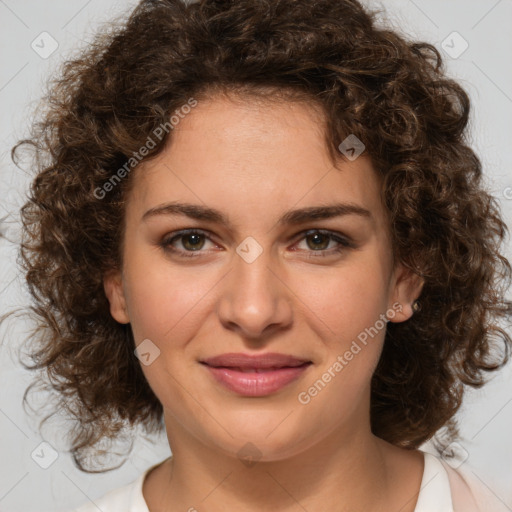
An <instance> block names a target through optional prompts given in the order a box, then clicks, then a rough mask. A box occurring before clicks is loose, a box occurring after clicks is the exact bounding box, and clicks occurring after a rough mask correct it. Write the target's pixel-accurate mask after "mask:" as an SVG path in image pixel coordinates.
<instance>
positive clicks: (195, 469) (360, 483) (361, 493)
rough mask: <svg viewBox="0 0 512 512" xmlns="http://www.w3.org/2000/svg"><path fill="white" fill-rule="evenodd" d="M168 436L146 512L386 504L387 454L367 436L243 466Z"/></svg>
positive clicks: (331, 439)
mask: <svg viewBox="0 0 512 512" xmlns="http://www.w3.org/2000/svg"><path fill="white" fill-rule="evenodd" d="M168 431H169V432H173V437H174V436H177V439H179V440H180V442H176V440H175V442H171V441H172V440H170V446H171V447H173V446H174V447H175V448H174V449H172V452H173V456H172V458H171V459H169V460H168V461H166V462H165V463H164V464H163V465H162V466H161V470H160V477H159V479H158V483H157V479H156V478H155V479H153V480H154V485H153V487H152V489H154V492H153V491H151V492H145V495H146V501H148V505H149V506H150V510H159V511H160V510H162V511H166V512H174V511H178V510H180V511H183V510H186V511H190V512H194V511H195V510H208V512H220V511H224V510H244V511H246V512H260V511H261V510H280V511H281V512H292V511H296V510H300V509H302V510H308V511H319V510H336V511H340V512H345V511H347V512H348V511H353V510H365V511H377V510H379V511H380V510H386V508H385V507H383V504H390V503H391V501H392V500H390V492H391V489H390V488H391V487H392V485H390V484H391V482H393V481H394V480H396V478H395V476H396V475H394V474H393V473H394V471H393V469H392V466H391V465H390V463H389V459H390V457H389V448H388V447H387V446H386V445H387V443H384V441H382V440H380V439H378V438H377V437H375V436H374V435H373V434H371V432H368V433H366V432H363V431H361V430H360V431H358V432H354V433H353V434H352V435H351V436H349V437H348V438H347V435H346V432H343V435H341V432H336V431H335V432H332V433H331V435H329V436H328V437H326V438H325V439H324V440H323V441H322V442H321V443H317V444H315V445H314V446H312V447H310V448H309V449H307V450H303V451H301V452H300V453H298V454H295V455H293V456H291V457H289V458H286V459H283V460H278V461H262V460H258V461H256V462H255V463H254V464H253V465H251V464H248V463H247V461H242V460H241V459H239V458H236V456H231V455H229V454H226V453H225V452H222V451H219V450H212V449H211V448H209V447H207V446H206V445H205V444H202V443H199V442H198V441H197V438H195V437H191V436H190V435H189V434H188V433H187V432H186V431H184V430H180V425H179V424H177V423H176V422H173V424H172V425H170V426H169V425H168ZM183 436H184V437H186V438H187V442H183V440H184V437H183ZM388 446H389V445H388ZM244 462H245V463H244ZM394 483H395V484H396V481H395V482H394ZM148 490H149V487H147V488H146V491H148ZM395 490H396V489H395ZM402 505H403V503H402ZM298 507H299V508H298ZM412 510H414V509H412ZM404 512H405V510H404Z"/></svg>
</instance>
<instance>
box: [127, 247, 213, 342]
mask: <svg viewBox="0 0 512 512" xmlns="http://www.w3.org/2000/svg"><path fill="white" fill-rule="evenodd" d="M155 251H156V249H155ZM125 267H126V271H125V280H126V296H127V305H128V311H129V315H130V323H131V326H132V329H133V332H134V336H135V339H136V340H137V341H139V340H140V339H144V338H150V339H152V340H153V339H154V341H155V343H157V344H159V343H166V342H168V340H169V339H176V334H177V332H179V333H180V338H181V337H184V336H185V337H186V333H184V332H183V330H184V326H186V325H187V324H188V323H190V322H191V321H192V319H193V318H194V317H195V316H197V314H198V311H199V310H200V304H201V302H202V301H203V300H204V299H205V297H206V296H207V295H208V292H209V291H210V290H211V289H212V288H213V287H214V285H215V279H214V277H215V276H214V275H213V274H212V272H209V273H208V272H202V270H201V269H198V268H197V267H196V268H192V267H191V268H189V269H185V268H183V267H182V268H178V267H177V266H172V265H171V264H170V263H167V262H166V261H165V259H164V258H162V256H158V255H156V256H155V255H148V254H146V255H137V254H133V255H132V256H131V257H130V258H128V259H127V260H126V261H125Z"/></svg>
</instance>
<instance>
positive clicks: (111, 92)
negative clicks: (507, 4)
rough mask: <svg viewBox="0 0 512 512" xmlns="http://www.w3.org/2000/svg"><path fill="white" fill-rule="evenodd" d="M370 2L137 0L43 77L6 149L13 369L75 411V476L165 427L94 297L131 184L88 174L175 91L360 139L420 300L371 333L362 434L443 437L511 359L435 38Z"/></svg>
mask: <svg viewBox="0 0 512 512" xmlns="http://www.w3.org/2000/svg"><path fill="white" fill-rule="evenodd" d="M377 14H378V13H376V12H370V11H368V10H365V9H364V8H363V7H362V6H361V5H360V4H359V3H358V2H357V1H356V0H317V1H315V2H311V1H307V0H201V1H199V2H195V3H190V4H188V5H187V4H185V3H182V2H181V1H179V0H152V1H150V0H147V1H143V2H141V3H140V4H139V5H138V6H137V7H136V8H135V10H134V11H133V12H132V13H131V14H130V16H129V17H128V18H127V19H126V20H124V21H122V22H120V23H118V24H117V25H116V24H115V23H112V24H110V25H108V28H107V29H105V30H103V31H101V32H99V33H98V34H97V36H96V38H95V39H94V42H93V43H92V44H90V45H89V47H88V48H87V49H86V50H84V51H83V52H82V53H81V54H80V55H79V56H78V57H77V58H74V59H72V60H68V61H66V62H65V63H64V65H63V68H62V72H61V74H60V76H59V77H58V78H56V79H54V80H53V81H52V82H51V84H50V87H49V89H48V92H47V94H46V96H45V99H46V107H47V108H46V111H45V113H44V115H43V116H42V119H41V120H40V121H39V122H38V123H34V125H33V129H32V133H31V136H30V138H27V139H25V140H22V141H19V142H18V143H17V144H16V146H15V147H14V148H13V150H12V158H13V160H14V161H16V154H17V151H18V150H19V149H20V148H21V147H22V146H23V147H29V148H30V147H31V148H33V150H34V151H35V154H36V158H35V167H36V174H35V177H34V179H33V181H32V183H31V187H30V192H29V196H28V200H27V202H26V203H25V205H24V206H23V208H22V210H21V214H22V223H23V239H22V244H21V249H20V255H21V262H22V264H23V269H24V273H25V275H26V282H27V284H28V287H29V290H30V293H31V295H32V297H33V300H34V303H35V305H34V306H33V307H32V308H31V309H32V313H34V314H35V318H36V319H37V327H36V328H35V332H34V336H33V337H32V342H33V343H34V344H35V347H34V349H33V350H32V353H31V359H32V364H31V365H29V367H30V368H32V369H34V370H41V375H42V377H41V378H44V379H45V382H47V387H48V389H50V390H52V391H53V393H54V394H55V397H56V400H57V401H58V403H57V408H58V409H62V410H63V411H65V412H66V413H67V414H69V415H71V417H72V418H74V419H75V420H76V422H77V428H76V429H74V430H73V432H72V434H71V440H70V442H71V451H72V453H73V456H74V459H75V462H76V464H77V466H78V467H80V468H81V469H83V470H84V471H88V470H89V469H87V468H86V467H85V463H84V461H85V456H84V453H85V452H86V451H87V450H90V449H91V448H93V447H94V445H95V444H96V443H98V442H100V441H101V440H102V439H111V438H114V436H115V435H116V434H117V433H118V432H119V431H120V429H121V427H122V426H123V425H125V424H128V425H132V426H133V425H141V426H143V427H144V429H145V431H146V432H148V433H150V432H154V431H159V430H161V429H162V428H163V420H162V406H161V404H160V402H159V401H158V399H157V398H156V396H155V395H154V393H153V391H152V390H151V388H150V386H149V385H148V383H147V381H146V379H145V377H144V375H143V373H142V370H141V367H140V363H139V361H138V360H137V358H136V357H135V355H134V340H133V336H132V332H131V329H130V326H126V325H121V324H119V323H117V322H116V321H115V320H114V319H113V318H112V317H111V316H110V313H109V304H108V301H107V299H106V296H105V293H104V290H103V275H104V273H106V272H108V271H109V270H111V269H113V268H120V267H121V265H122V242H123V240H122V239H123V230H124V207H125V201H126V198H127V194H128V192H129V189H130V183H131V182H132V181H133V180H132V179H131V175H130V174H128V175H127V176H125V177H123V179H122V180H119V181H120V183H117V182H116V183H114V184H113V185H112V187H109V189H112V190H108V192H106V187H104V185H105V183H107V182H108V181H109V180H111V179H112V176H113V175H114V174H115V173H116V171H118V170H119V169H120V168H122V167H123V165H125V164H126V162H127V161H129V160H130V158H133V157H134V153H135V154H137V152H138V151H139V149H140V148H141V147H142V146H143V145H144V144H145V143H146V141H147V140H148V139H147V138H148V136H151V134H154V133H155V131H154V130H157V129H158V127H159V126H161V125H162V124H164V123H166V122H169V118H170V116H171V115H173V113H174V112H175V111H176V110H177V109H180V107H181V106H182V105H184V104H187V102H188V100H189V99H190V98H195V99H196V100H197V101H201V100H206V99H209V98H213V97H215V96H216V95H218V94H231V95H232V96H237V95H238V96H242V95H246V96H249V97H250V98H252V99H253V100H257V101H260V100H261V101H264V102H268V101H287V100H289V101H302V102H307V103H308V104H309V105H312V106H316V107H318V110H319V112H320V113H321V114H322V115H321V117H319V120H320V119H321V121H319V122H321V123H322V125H324V127H325V141H326V145H327V147H328V151H329V154H330V155H331V158H332V159H333V162H336V161H337V160H339V159H340V158H343V157H342V155H341V153H340V151H339V150H338V145H339V144H340V142H341V141H342V140H343V139H344V138H345V137H346V136H348V135H349V134H354V135H356V136H357V137H358V138H359V139H360V140H362V141H363V142H364V144H365V146H366V154H367V155H368V156H369V157H370V158H371V159H372V163H373V164H374V167H375V169H376V170H377V172H378V173H379V175H380V176H381V178H382V200H383V202H384V204H385V206H386V208H387V210H388V212H389V227H390V233H391V237H392V242H393V250H394V256H395V261H400V262H401V263H403V264H404V265H405V266H406V267H407V268H408V269H410V271H411V272H414V273H417V274H418V275H421V276H422V277H423V278H424V281H425V285H424V288H423V291H422V294H421V297H420V302H421V306H422V307H421V310H420V311H419V313H417V314H415V315H414V316H413V317H412V318H411V319H410V320H408V321H407V322H403V323H391V322H390V323H389V324H388V326H387V331H386V338H385V343H384V348H383V352H382V356H381V359H380V361H379V364H378V367H377V369H376V371H375V374H374V376H373V380H372V394H371V427H372V431H373V433H374V434H375V435H377V436H379V437H381V438H382V439H385V440H386V441H389V442H390V443H393V444H395V445H397V446H401V447H405V448H411V449H412V448H416V447H418V446H419V445H420V444H422V443H423V442H425V441H427V440H429V439H431V438H432V437H433V436H434V435H435V433H436V432H437V431H438V430H439V429H441V428H443V427H444V428H448V430H449V437H448V441H450V440H452V439H454V438H455V437H456V436H458V435H459V433H458V428H457V424H456V421H455V419H454V418H455V413H456V412H457V410H458V409H459V407H460V405H461V401H462V397H463V393H464V386H465V385H469V386H473V387H479V386H481V385H482V384H483V383H484V382H485V375H486V373H489V372H491V371H493V370H497V369H498V368H500V367H502V366H503V365H504V364H505V362H507V360H508V358H509V350H510V344H511V339H510V338H509V336H508V335H507V333H506V331H505V330H504V329H503V327H500V325H499V324H500V320H503V319H508V318H509V317H510V303H508V302H507V301H506V300H505V298H504V297H505V292H506V290H507V288H508V286H509V281H510V271H511V269H510V265H509V262H508V261H507V260H506V259H505V258H504V257H503V256H502V254H501V253H500V246H501V243H502V241H503V238H504V236H505V234H506V226H505V225H504V223H503V221H502V219H501V216H500V212H499V209H498V205H497V203H496V201H495V199H494V198H493V197H492V196H491V195H490V194H489V193H488V192H487V191H486V190H485V187H484V185H483V183H482V170H481V163H480V160H479V158H478V157H477V156H476V155H475V153H474V152H473V151H472V149H470V147H469V146H468V144H467V141H466V135H465V133H466V125H467V124H468V117H469V111H470V102H469V97H468V95H467V93H466V92H465V91H464V90H463V89H462V87H461V86H460V85H459V84H458V83H456V82H455V81H453V80H451V79H449V78H447V77H446V76H445V74H444V71H443V61H442V58H441V55H440V54H439V52H438V51H437V49H436V48H435V47H434V46H432V45H431V44H428V43H424V42H414V41H407V40H406V39H405V38H404V36H400V35H398V34H397V33H396V32H394V31H391V30H389V29H385V28H380V27H379V26H378V23H377V21H376V16H377ZM169 137H172V130H169V133H166V134H165V136H164V137H163V138H162V139H161V140H158V141H156V142H157V143H156V145H155V147H154V148H152V149H150V150H149V153H148V154H147V156H146V157H145V160H149V159H151V158H153V157H154V156H156V155H157V154H158V153H159V152H160V151H161V150H162V149H163V147H164V145H165V143H166V141H167V140H168V139H169ZM153 139H156V137H153ZM98 190H100V191H102V192H101V194H100V193H98ZM100 196H104V197H100ZM500 348H502V350H500ZM29 389H30V388H29ZM27 391H29V390H27Z"/></svg>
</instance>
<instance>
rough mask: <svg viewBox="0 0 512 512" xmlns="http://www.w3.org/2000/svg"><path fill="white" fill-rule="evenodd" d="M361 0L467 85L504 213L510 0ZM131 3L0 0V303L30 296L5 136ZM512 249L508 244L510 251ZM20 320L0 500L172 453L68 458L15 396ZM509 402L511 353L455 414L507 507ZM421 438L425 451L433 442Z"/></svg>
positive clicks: (507, 199) (56, 498) (511, 461)
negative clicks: (437, 54) (119, 463)
mask: <svg viewBox="0 0 512 512" xmlns="http://www.w3.org/2000/svg"><path fill="white" fill-rule="evenodd" d="M364 3H365V4H366V5H368V6H370V7H381V8H384V9H385V14H384V15H383V16H382V19H383V20H384V22H385V23H387V24H391V25H392V26H393V27H394V28H395V29H397V30H400V31H401V32H403V33H404V32H405V33H406V34H408V35H409V37H410V38H411V39H417V40H425V41H429V42H431V43H433V44H435V45H436V46H437V47H438V48H439V49H440V51H441V52H442V53H443V55H444V56H445V62H446V66H447V69H448V72H449V74H451V76H453V77H455V78H457V79H458V80H459V81H460V83H461V84H462V85H463V87H465V89H466V90H467V91H468V92H469V94H470V96H471V98H472V101H473V112H472V116H471V135H472V143H473V146H474V148H475V149H476V151H477V152H478V153H479V155H480V156H481V158H482V161H483V164H484V169H485V173H486V176H487V182H488V186H489V188H490V189H491V190H492V191H493V193H494V194H495V195H496V197H497V198H498V199H499V201H500V202H501V204H502V207H503V211H504V215H505V217H506V220H507V223H508V224H509V225H510V218H511V212H512V173H511V168H512V150H511V148H512V144H511V142H512V140H511V139H512V137H511V134H512V129H511V123H512V122H511V119H512V86H511V84H512V60H511V58H510V56H511V55H512V33H511V30H510V22H511V20H512V0H485V1H484V0H471V1H469V0H451V1H449V2H448V1H446V0H429V1H420V0H415V1H411V0H388V1H385V2H377V1H376V0H365V1H364ZM135 5H136V2H135V1H121V0H117V1H114V0H89V1H87V0H80V1H77V0H73V1H71V0H67V1H65V0H52V1H50V2H37V1H36V0H17V1H15V0H0V41H1V42H0V48H2V55H1V63H0V102H1V117H0V137H1V147H0V151H1V160H0V165H1V167H0V197H1V200H0V219H2V218H3V217H6V218H5V219H4V221H3V223H2V224H1V225H0V226H1V229H2V231H4V232H5V233H6V236H7V237H8V238H9V239H11V240H12V242H13V243H8V242H6V241H5V240H3V241H0V313H3V312H5V311H7V310H9V309H11V308H12V307H13V306H16V305H25V306H26V305H27V302H28V296H27V295H26V292H24V291H23V290H22V288H21V281H22V280H21V277H20V275H19V273H18V272H17V269H16V266H15V258H16V249H17V248H16V245H15V242H16V239H17V237H18V236H19V230H18V225H17V222H18V214H17V209H18V208H19V206H20V205H21V204H22V201H23V193H24V190H25V187H26V186H27V183H28V177H27V176H25V175H24V174H23V173H22V172H20V171H19V170H18V169H16V167H14V166H13V164H12V163H11V161H10V156H9V153H10V148H11V147H12V146H13V144H14V143H15V141H17V140H18V139H20V138H22V137H24V136H26V135H27V133H28V132H27V128H28V126H29V124H30V122H31V117H30V116H31V114H32V112H33V108H34V106H35V105H36V104H37V102H38V99H39V97H40V94H41V91H42V86H43V83H44V81H45V80H46V78H48V77H49V76H54V75H55V73H56V70H57V69H58V66H59V64H60V63H61V62H62V61H63V60H65V59H66V58H68V57H70V56H71V55H73V54H75V53H76V52H77V50H78V49H79V48H80V47H82V46H83V45H84V44H86V43H87V42H88V41H90V39H91V37H92V35H93V33H94V31H95V30H96V28H97V27H98V26H99V24H101V23H102V22H104V21H107V20H109V19H111V18H112V17H115V16H117V15H120V14H121V13H123V12H128V11H130V10H131V8H132V7H134V6H135ZM454 31H456V32H458V33H459V34H460V36H461V37H462V38H463V39H464V40H465V41H467V44H468V45H469V46H468V48H467V50H466V51H464V53H462V54H461V55H460V56H457V57H456V58H453V57H451V56H449V55H447V53H446V52H445V51H444V50H443V48H442V47H443V41H446V42H447V43H448V45H449V46H451V47H452V50H450V51H452V53H453V52H459V51H460V50H461V49H462V48H463V47H462V46H461V45H462V44H464V43H463V40H462V39H460V38H459V36H457V35H453V34H452V32H454ZM42 32H48V33H49V34H51V36H52V37H53V38H54V39H55V40H56V41H57V43H58V48H57V49H56V50H55V51H54V52H53V53H52V54H51V55H50V56H49V57H47V58H42V57H41V56H40V55H39V54H38V53H36V51H34V50H33V49H32V48H31V43H32V41H34V40H36V43H37V42H38V41H40V39H41V37H47V36H40V34H41V33H42ZM451 34H452V35H451ZM447 38H448V39H447ZM46 41H49V39H46ZM39 45H40V46H42V44H41V43H39ZM49 48H50V46H49V43H48V44H45V49H46V50H48V49H49ZM40 51H43V49H42V48H41V50H40ZM509 187H510V188H509ZM510 253H511V251H510V244H508V249H507V256H508V257H511V254H510ZM26 332H27V325H26V323H25V322H24V321H22V320H14V321H11V322H10V323H9V324H8V325H7V326H5V325H4V326H3V328H2V331H1V335H2V336H3V337H4V342H3V344H2V345H1V346H0V364H1V371H0V433H1V436H0V510H2V511H12V512H15V511H16V512H18V511H19V512H21V511H23V512H29V511H36V512H46V511H55V510H66V509H69V508H71V507H74V506H76V505H78V504H80V503H83V502H85V501H86V500H87V499H92V500H94V499H95V498H97V497H99V496H101V495H103V494H104V493H105V492H107V491H108V490H109V489H111V488H115V487H118V486H120V485H123V484H125V483H128V482H130V481H132V480H133V479H135V478H136V477H137V476H138V475H139V474H140V473H141V472H142V471H144V470H145V469H146V468H147V467H149V466H150V465H152V464H155V463H156V462H158V461H160V460H162V459H164V458H166V457H167V456H168V455H169V454H170V452H169V447H168V446H167V441H166V439H165V437H163V436H162V437H161V438H160V439H156V440H155V443H154V444H152V443H150V442H147V441H144V440H141V439H139V440H138V442H137V444H136V446H135V449H134V451H133V453H132V455H131V457H130V459H129V461H128V462H127V463H126V464H125V465H124V466H123V467H122V468H121V469H119V470H116V471H114V472H111V473H107V474H103V475H88V474H84V473H82V472H80V471H79V470H78V469H76V468H75V467H74V465H73V463H72V461H71V458H70V456H69V453H67V452H66V451H65V448H66V447H65V444H64V443H63V433H64V429H65V424H63V423H62V422H61V423H60V424H55V425H54V426H53V427H52V428H51V429H46V430H44V431H43V433H42V434H41V433H40V432H38V430H37V418H35V419H34V418H31V417H28V416H27V415H26V414H25V412H24V411H23V409H22V407H21V398H22V395H23V392H24V390H25V388H26V386H27V384H28V383H29V382H30V380H31V375H30V374H28V373H27V372H26V371H24V370H23V369H22V368H21V366H20V365H19V364H18V363H17V361H16V352H15V348H16V346H17V344H18V343H19V341H20V340H21V339H22V337H23V336H24V335H25V334H26ZM41 400H44V397H41ZM511 402H512V370H511V365H510V364H509V365H508V366H507V368H506V369H505V371H503V372H502V373H501V374H500V375H499V376H497V377H495V378H494V379H493V381H492V382H491V383H489V384H488V385H487V386H486V387H484V388H483V389H482V390H479V391H471V392H470V393H469V394H468V395H467V398H466V401H465V403H464V407H463V410H462V414H461V415H460V416H461V423H462V433H463V435H464V439H463V440H462V441H461V445H462V447H463V448H464V449H465V450H466V451H467V452H468V453H469V458H468V459H467V460H466V462H465V463H464V464H465V465H469V466H470V467H471V469H472V470H473V471H474V472H475V474H476V475H477V476H478V477H479V478H480V479H481V480H482V481H483V482H485V483H489V482H492V481H494V483H492V489H493V491H494V492H495V493H496V494H497V495H498V496H499V497H500V498H501V499H502V500H503V501H505V502H506V503H507V505H508V506H509V507H510V509H511V510H512V438H511V436H510V431H511V429H510V426H511V425H512V404H511ZM43 439H44V440H46V441H48V442H50V443H51V444H52V445H53V446H54V447H55V448H56V449H57V451H58V458H57V460H56V461H55V462H54V463H53V464H52V465H51V466H50V467H49V468H48V469H42V468H41V467H39V465H37V464H36V463H35V462H34V460H33V458H32V457H31V454H32V452H33V451H34V450H36V453H42V452H41V448H38V446H39V444H40V443H41V442H42V441H43ZM422 448H423V449H424V450H426V451H432V447H431V446H430V445H429V444H427V445H424V446H423V447H422ZM37 450H39V451H37ZM43 451H44V449H43ZM36 458H37V457H36Z"/></svg>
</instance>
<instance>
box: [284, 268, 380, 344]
mask: <svg viewBox="0 0 512 512" xmlns="http://www.w3.org/2000/svg"><path fill="white" fill-rule="evenodd" d="M386 277H387V276H386V274H385V269H384V268H383V266H382V264H381V263H380V261H378V259H377V258H371V259H370V258H364V259H363V258H361V259H360V260H357V261H356V260H355V259H354V263H353V264H348V263H347V265H345V266H340V267H338V268H333V269H332V270H331V271H329V272H315V273H314V275H313V274H309V275H308V274H305V273H303V274H302V275H300V276H297V279H295V283H293V284H292V285H291V286H290V288H292V289H294V290H295V291H296V294H297V295H298V296H299V297H301V302H302V303H303V304H304V305H305V306H307V307H305V308H304V312H305V313H304V314H305V315H307V316H308V317H309V318H310V320H311V322H313V323H316V324H317V325H318V328H319V329H321V331H322V332H323V333H325V336H327V337H328V338H330V339H332V340H333V341H336V342H338V343H339V342H341V341H342V340H345V342H346V341H347V340H349V339H352V338H356V337H357V336H358V334H359V333H360V332H361V331H363V330H364V329H365V328H367V327H370V326H372V325H374V324H375V322H376V321H377V320H378V319H379V318H380V315H381V314H385V313H386V309H387V307H388V289H387V280H386ZM322 325H323V328H322V327H321V326H322Z"/></svg>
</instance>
